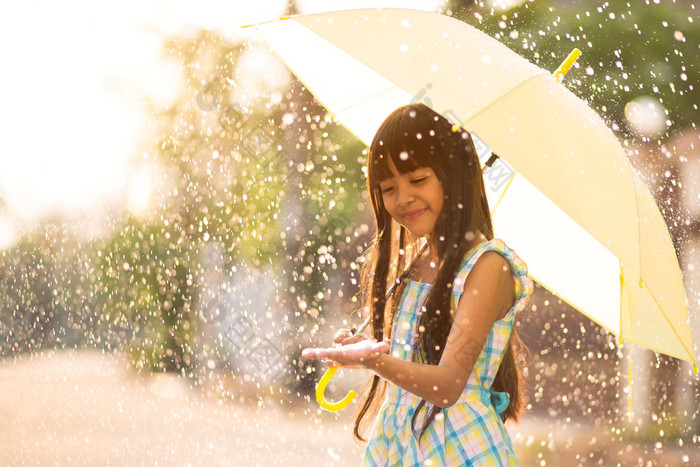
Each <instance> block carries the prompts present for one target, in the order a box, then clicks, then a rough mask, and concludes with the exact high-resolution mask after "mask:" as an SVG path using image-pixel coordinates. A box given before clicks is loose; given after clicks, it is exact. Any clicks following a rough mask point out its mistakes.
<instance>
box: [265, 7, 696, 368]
mask: <svg viewBox="0 0 700 467" xmlns="http://www.w3.org/2000/svg"><path fill="white" fill-rule="evenodd" d="M255 28H256V29H257V31H258V33H259V34H260V35H261V36H262V37H263V38H264V39H265V40H266V41H267V42H268V43H269V44H270V46H271V48H272V50H273V51H274V52H275V54H276V55H277V56H278V57H280V59H281V60H282V61H283V62H284V63H285V64H286V65H287V66H288V67H289V68H290V69H291V71H292V72H293V73H294V74H295V75H296V76H297V77H298V78H299V79H300V80H301V81H302V83H304V85H305V86H306V87H307V88H308V89H309V90H310V91H311V92H312V93H313V94H314V95H315V96H316V98H317V99H318V100H319V101H320V102H321V103H322V104H323V105H324V106H325V107H326V108H327V109H328V110H329V111H330V112H331V113H332V114H333V116H334V118H335V119H336V120H337V121H339V122H340V123H342V124H343V125H344V126H346V127H347V128H348V129H349V130H350V131H351V132H353V133H354V134H355V135H356V136H357V137H358V138H359V139H361V140H362V141H364V142H365V143H366V144H369V143H370V142H371V139H372V137H373V136H374V133H375V131H376V129H377V128H378V127H379V125H380V123H381V122H382V121H383V120H384V118H385V117H386V116H387V115H388V114H389V113H391V111H393V110H394V109H395V108H397V107H399V106H401V105H404V104H408V103H411V102H423V103H425V104H427V105H429V106H430V107H432V108H433V109H434V110H436V111H438V112H441V113H442V114H443V115H444V116H446V117H447V118H448V119H451V120H452V121H453V122H455V123H460V124H462V125H463V126H464V127H465V128H466V129H467V130H469V131H470V132H472V133H473V135H474V136H475V137H476V139H477V146H479V147H478V148H477V149H478V150H479V153H480V159H481V160H482V163H484V162H485V161H486V159H487V158H488V155H489V152H490V151H489V147H491V148H493V151H494V152H495V153H497V154H498V155H500V156H501V159H499V160H498V161H497V162H496V163H495V164H494V165H493V166H492V167H491V168H490V169H488V170H487V171H486V172H485V174H484V180H485V182H486V186H487V192H488V197H489V204H490V206H491V208H492V210H493V213H492V214H493V223H494V231H495V234H496V236H498V237H502V238H507V239H508V243H509V244H510V245H511V246H512V248H514V249H515V250H517V251H518V254H519V255H520V256H521V257H522V258H523V260H524V261H525V262H526V263H527V264H528V269H529V272H530V275H531V276H532V278H533V279H534V280H536V281H537V282H538V283H539V284H540V285H542V286H544V287H546V288H547V289H549V290H550V291H552V292H553V293H554V294H556V295H557V296H558V297H561V298H562V299H563V300H565V301H566V302H567V303H569V304H570V305H571V306H573V307H574V308H576V309H577V310H579V311H581V312H582V313H584V314H585V315H587V316H588V317H590V318H591V319H593V320H594V321H596V322H597V323H598V324H600V325H601V326H603V327H605V328H606V329H608V330H609V331H611V332H613V333H614V334H616V335H618V336H620V338H621V339H624V340H627V341H630V342H633V343H635V344H638V345H642V346H645V347H648V348H650V349H653V350H656V351H659V352H662V353H665V354H668V355H671V356H674V357H676V358H680V359H683V360H688V361H691V362H695V354H694V348H693V344H692V337H691V331H690V323H689V311H688V302H687V299H686V293H685V289H684V286H683V280H682V277H681V272H680V267H679V264H678V258H677V257H676V253H675V250H674V247H673V243H672V241H671V237H670V235H669V232H668V230H667V228H666V225H665V223H664V220H663V218H662V216H661V214H660V212H659V209H658V207H657V206H656V203H655V202H654V199H653V197H652V195H651V193H650V192H649V190H648V188H647V187H646V186H645V184H644V182H643V181H642V179H641V178H640V176H639V174H638V173H637V172H636V171H635V170H634V169H633V168H632V167H631V166H630V164H629V162H628V160H627V156H626V155H625V151H624V150H623V148H622V147H621V145H620V143H619V142H618V141H617V139H616V138H615V136H614V135H613V133H612V132H611V131H610V129H608V127H607V126H606V125H605V123H604V122H603V121H602V119H601V118H600V117H599V116H598V115H597V114H596V113H595V111H593V110H592V109H591V108H590V107H589V106H588V105H587V104H586V103H585V102H584V101H582V100H581V99H579V98H578V97H576V96H575V95H574V94H572V93H571V92H570V91H569V90H568V89H566V88H565V87H564V86H563V85H561V84H560V83H559V82H558V80H557V79H556V78H555V77H553V76H552V75H551V73H549V72H547V71H545V70H542V69H540V68H538V67H537V66H535V65H533V64H531V63H530V62H528V61H527V60H526V59H524V58H522V57H520V56H519V55H517V54H516V53H514V52H512V51H511V50H510V49H508V48H507V47H505V46H504V45H502V44H501V43H499V42H498V41H497V40H495V39H493V38H491V37H489V36H487V35H486V34H484V33H482V32H481V31H479V30H477V29H475V28H473V27H471V26H469V25H468V24H465V23H463V22H460V21H458V20H455V19H454V18H450V17H448V16H444V15H440V14H437V13H430V12H425V11H417V10H406V9H366V10H349V11H338V12H329V13H322V14H311V15H302V16H294V17H290V18H283V19H281V20H279V21H273V22H269V23H263V24H258V25H255Z"/></svg>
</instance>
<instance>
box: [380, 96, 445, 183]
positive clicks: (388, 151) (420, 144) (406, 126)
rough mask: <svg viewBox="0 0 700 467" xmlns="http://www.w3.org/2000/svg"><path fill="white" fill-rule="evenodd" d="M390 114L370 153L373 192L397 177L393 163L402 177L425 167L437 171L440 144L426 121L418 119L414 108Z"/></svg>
mask: <svg viewBox="0 0 700 467" xmlns="http://www.w3.org/2000/svg"><path fill="white" fill-rule="evenodd" d="M399 111H400V112H395V113H394V114H392V115H390V116H389V117H388V118H387V119H386V120H385V121H384V122H383V123H382V126H381V127H380V128H379V130H378V131H377V133H376V135H375V137H374V139H373V141H372V144H371V145H370V150H369V154H368V166H369V170H368V174H367V175H368V182H369V184H370V188H371V189H373V190H374V189H378V188H379V183H380V182H381V181H383V180H386V179H389V178H391V177H392V176H393V174H392V172H391V168H390V166H389V160H391V161H392V162H393V164H394V166H395V167H396V170H398V172H399V174H401V175H404V174H406V173H409V172H413V171H414V170H417V169H419V168H421V167H430V168H432V169H433V170H435V172H436V173H438V172H439V170H436V169H437V167H438V165H439V164H440V161H439V160H438V157H439V151H440V142H439V140H438V137H437V135H436V132H435V130H433V129H432V128H431V127H430V126H429V125H428V124H427V122H426V121H425V119H424V118H418V115H416V111H415V110H414V109H399Z"/></svg>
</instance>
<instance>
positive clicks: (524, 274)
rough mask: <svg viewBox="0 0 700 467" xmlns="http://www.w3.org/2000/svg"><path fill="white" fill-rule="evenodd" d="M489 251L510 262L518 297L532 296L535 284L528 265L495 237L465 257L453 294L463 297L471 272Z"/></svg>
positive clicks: (455, 281) (454, 284)
mask: <svg viewBox="0 0 700 467" xmlns="http://www.w3.org/2000/svg"><path fill="white" fill-rule="evenodd" d="M488 251H495V252H497V253H499V254H500V255H501V256H503V257H504V258H505V260H506V261H507V262H508V265H509V266H510V270H511V273H512V275H513V277H514V279H515V280H516V295H518V296H519V298H520V299H522V298H525V297H526V296H529V295H531V294H532V292H533V286H534V283H533V281H532V279H531V278H530V276H529V274H528V269H527V264H525V262H524V261H523V260H522V258H520V256H518V254H517V253H516V252H515V251H514V250H513V249H512V248H510V247H509V246H508V245H507V244H506V242H505V241H503V240H502V239H500V238H495V237H494V238H492V239H491V240H489V241H486V242H483V243H481V244H479V245H478V246H477V247H476V248H474V249H473V250H471V251H470V252H468V253H467V254H466V255H465V257H464V259H463V260H462V263H461V264H460V267H459V269H458V271H457V275H456V276H455V280H454V282H453V292H454V293H455V294H458V295H461V293H462V291H463V290H464V284H465V282H466V279H467V275H468V274H469V271H471V269H472V268H473V267H474V265H475V264H476V262H477V261H478V260H479V258H480V257H481V256H482V255H483V254H484V253H486V252H488Z"/></svg>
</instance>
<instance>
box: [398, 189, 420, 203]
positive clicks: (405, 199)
mask: <svg viewBox="0 0 700 467" xmlns="http://www.w3.org/2000/svg"><path fill="white" fill-rule="evenodd" d="M415 199H416V197H415V195H414V194H413V192H412V191H411V190H410V189H406V188H404V189H402V190H399V194H398V205H399V206H408V205H409V204H411V203H412V202H414V201H415Z"/></svg>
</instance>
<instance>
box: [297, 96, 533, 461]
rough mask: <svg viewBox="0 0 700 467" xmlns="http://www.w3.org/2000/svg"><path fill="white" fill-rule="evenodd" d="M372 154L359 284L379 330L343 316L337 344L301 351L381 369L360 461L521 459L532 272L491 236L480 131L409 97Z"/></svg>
mask: <svg viewBox="0 0 700 467" xmlns="http://www.w3.org/2000/svg"><path fill="white" fill-rule="evenodd" d="M367 164H368V167H367V168H368V171H367V174H368V189H369V194H370V199H371V202H372V207H373V210H374V215H375V219H376V223H377V234H376V237H375V239H374V240H373V241H372V243H371V245H370V247H369V249H368V253H367V255H366V256H367V260H366V261H365V263H364V265H363V270H362V281H361V286H362V287H361V290H362V292H363V294H364V295H363V303H364V309H365V311H366V312H367V313H368V314H369V315H370V316H371V320H370V327H369V329H370V332H371V336H372V338H371V339H370V338H367V337H365V336H363V335H361V334H358V335H353V332H352V331H350V330H347V329H341V330H339V331H338V333H337V334H336V336H335V338H334V340H333V342H334V344H336V345H338V346H336V347H332V348H326V349H317V348H310V349H305V350H304V352H303V353H302V356H303V357H304V358H321V359H326V361H327V363H328V365H329V366H338V365H340V366H342V367H346V368H364V369H369V370H371V371H372V372H374V373H375V374H374V375H373V376H372V380H371V382H370V383H369V384H368V386H367V388H365V391H364V394H363V397H362V399H363V400H362V402H361V403H360V405H359V407H358V412H357V414H356V419H355V428H354V435H355V437H356V438H357V439H358V440H360V441H362V442H364V441H367V440H365V439H364V438H363V437H362V435H361V434H360V428H361V427H362V429H363V431H364V428H366V427H367V426H368V425H367V424H368V422H371V419H372V415H374V413H376V411H377V405H378V404H381V406H380V407H379V408H378V411H379V413H378V415H377V417H376V419H375V421H374V423H373V424H372V431H371V434H370V436H369V441H368V444H367V447H366V449H365V453H364V461H363V465H368V466H377V465H404V466H414V465H434V466H438V465H440V466H442V465H489V466H494V465H515V464H516V459H515V455H514V453H513V447H512V444H511V440H510V437H509V436H508V432H507V431H506V429H505V427H504V422H505V421H506V420H509V419H512V420H516V421H517V418H518V414H519V413H520V411H521V408H522V407H521V405H522V393H521V387H520V386H521V381H520V374H519V370H518V367H517V359H516V353H515V350H514V344H516V343H517V342H518V339H517V335H516V332H515V329H514V327H513V324H514V321H515V318H516V314H517V313H518V312H519V311H521V310H523V309H524V308H525V306H526V305H527V303H528V300H529V297H530V295H531V294H532V291H533V283H532V280H531V279H530V278H529V277H528V274H527V266H526V265H525V263H523V261H522V260H521V259H520V258H519V257H518V256H517V255H516V253H515V252H514V251H513V250H511V249H510V248H509V247H508V246H506V244H505V243H504V242H503V241H502V240H500V239H497V238H494V237H493V227H492V224H491V213H490V210H489V206H488V201H487V199H486V191H485V188H484V182H483V177H482V171H481V164H480V163H479V159H478V157H477V153H476V150H475V148H474V143H473V142H472V139H471V135H470V134H469V133H468V132H467V131H466V130H464V129H461V128H453V127H452V125H451V124H450V123H449V122H448V121H447V119H445V118H444V117H443V116H441V115H439V114H438V113H436V112H434V111H433V110H431V109H430V108H429V107H427V106H425V105H424V104H411V105H406V106H403V107H400V108H398V109H396V110H395V111H394V112H392V113H391V115H389V117H387V119H386V120H385V121H384V122H383V123H382V125H381V126H380V128H379V130H378V131H377V133H376V135H375V137H374V140H373V141H372V144H371V146H370V148H369V153H368V158H367ZM392 220H393V221H395V222H396V223H397V224H398V239H394V238H393V235H394V234H395V230H396V229H395V224H394V223H393V222H392ZM421 239H425V243H424V245H423V246H424V248H420V245H419V242H420V240H421ZM409 257H410V258H409ZM407 263H408V264H410V266H409V267H407V268H405V273H404V274H399V272H400V271H404V265H405V264H407ZM390 278H391V280H390ZM394 281H398V284H399V285H398V287H396V288H395V290H394V293H393V294H392V295H391V296H390V297H386V291H387V289H388V288H389V286H390V285H391V284H392V283H393V282H394ZM385 310H387V313H386V314H385ZM366 417H367V418H366ZM416 427H418V428H419V430H418V431H419V433H417V432H416Z"/></svg>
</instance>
